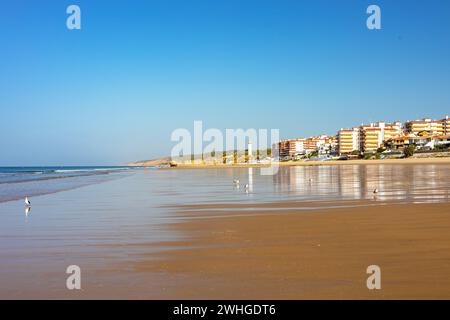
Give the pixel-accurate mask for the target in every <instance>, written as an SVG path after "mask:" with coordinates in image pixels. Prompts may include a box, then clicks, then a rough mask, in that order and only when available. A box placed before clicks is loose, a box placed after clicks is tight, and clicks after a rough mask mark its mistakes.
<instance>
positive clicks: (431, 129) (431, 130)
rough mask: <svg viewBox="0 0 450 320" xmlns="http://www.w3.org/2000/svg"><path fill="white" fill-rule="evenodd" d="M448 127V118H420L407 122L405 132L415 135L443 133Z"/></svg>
mask: <svg viewBox="0 0 450 320" xmlns="http://www.w3.org/2000/svg"><path fill="white" fill-rule="evenodd" d="M447 127H448V119H447V118H446V119H441V120H432V119H420V120H413V121H407V122H405V133H406V134H413V135H415V136H429V135H436V134H437V135H442V134H445V130H446V128H447Z"/></svg>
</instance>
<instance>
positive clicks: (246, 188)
mask: <svg viewBox="0 0 450 320" xmlns="http://www.w3.org/2000/svg"><path fill="white" fill-rule="evenodd" d="M244 188H245V192H246V193H248V188H249V185H248V183H247V184H246V185H245V186H244Z"/></svg>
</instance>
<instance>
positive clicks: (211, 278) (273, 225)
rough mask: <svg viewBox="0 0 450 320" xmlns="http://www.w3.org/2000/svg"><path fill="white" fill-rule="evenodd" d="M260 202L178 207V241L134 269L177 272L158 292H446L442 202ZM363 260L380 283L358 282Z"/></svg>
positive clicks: (184, 295) (354, 295)
mask: <svg viewBox="0 0 450 320" xmlns="http://www.w3.org/2000/svg"><path fill="white" fill-rule="evenodd" d="M267 207H271V209H270V211H269V213H268V211H262V210H261V209H258V208H255V210H254V211H251V212H250V213H249V211H242V210H241V211H240V210H239V209H237V211H235V210H233V211H228V212H227V211H222V210H217V209H223V208H221V205H217V206H215V207H214V206H211V205H208V206H205V207H204V208H203V209H204V210H203V211H201V212H200V211H197V210H194V212H196V213H195V214H194V215H192V213H191V212H190V211H186V210H188V209H199V208H201V205H197V206H195V207H194V208H189V207H188V208H186V207H180V214H181V216H183V217H185V220H183V221H182V222H180V223H176V224H175V225H173V226H172V227H173V228H175V229H177V230H178V231H182V232H183V234H185V235H186V237H187V240H183V241H176V242H165V243H159V244H157V246H158V247H159V246H161V247H162V248H164V249H165V250H164V251H162V252H159V253H153V254H149V255H148V256H146V257H145V258H144V259H140V260H138V261H135V262H134V269H135V271H138V272H142V273H144V274H145V273H147V272H157V273H159V274H164V275H165V277H167V279H178V280H177V283H176V285H172V286H170V285H168V286H167V288H166V289H165V291H164V295H162V296H161V297H164V298H180V299H198V298H201V299H391V298H397V299H418V298H420V299H435V298H437V299H449V298H450V277H449V274H450V204H414V205H412V204H411V205H381V206H369V207H364V208H350V209H349V208H345V209H343V208H340V209H327V210H322V209H319V210H313V211H309V212H303V211H302V212H299V211H298V209H295V208H297V207H298V203H295V202H290V203H286V202H285V203H283V207H284V208H286V207H287V208H289V207H292V210H280V211H277V209H276V204H271V205H269V206H267ZM187 216H190V218H186V217H187ZM211 216H214V217H215V218H211ZM193 218H195V219H193ZM369 265H378V266H380V267H381V279H382V288H381V290H368V289H367V286H366V280H367V277H368V275H367V274H366V268H367V267H368V266H369Z"/></svg>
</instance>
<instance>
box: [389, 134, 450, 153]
mask: <svg viewBox="0 0 450 320" xmlns="http://www.w3.org/2000/svg"><path fill="white" fill-rule="evenodd" d="M410 144H414V145H415V146H416V147H417V148H418V149H422V148H426V147H428V148H429V149H433V148H434V147H435V146H438V145H450V135H433V136H413V135H411V136H399V137H393V138H391V139H388V140H387V141H386V142H385V145H386V147H388V148H389V149H392V150H403V149H404V148H405V147H407V146H408V145H410Z"/></svg>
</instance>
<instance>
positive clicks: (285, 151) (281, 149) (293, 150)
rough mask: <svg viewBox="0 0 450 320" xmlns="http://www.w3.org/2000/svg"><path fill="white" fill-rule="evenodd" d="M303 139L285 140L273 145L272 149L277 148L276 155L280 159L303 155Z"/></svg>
mask: <svg viewBox="0 0 450 320" xmlns="http://www.w3.org/2000/svg"><path fill="white" fill-rule="evenodd" d="M304 143H305V139H286V140H281V141H280V142H279V143H277V144H275V146H274V147H273V148H275V149H276V148H278V150H277V151H278V154H279V156H280V157H281V158H284V157H293V156H295V155H297V154H303V153H304V152H305V148H304Z"/></svg>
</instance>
